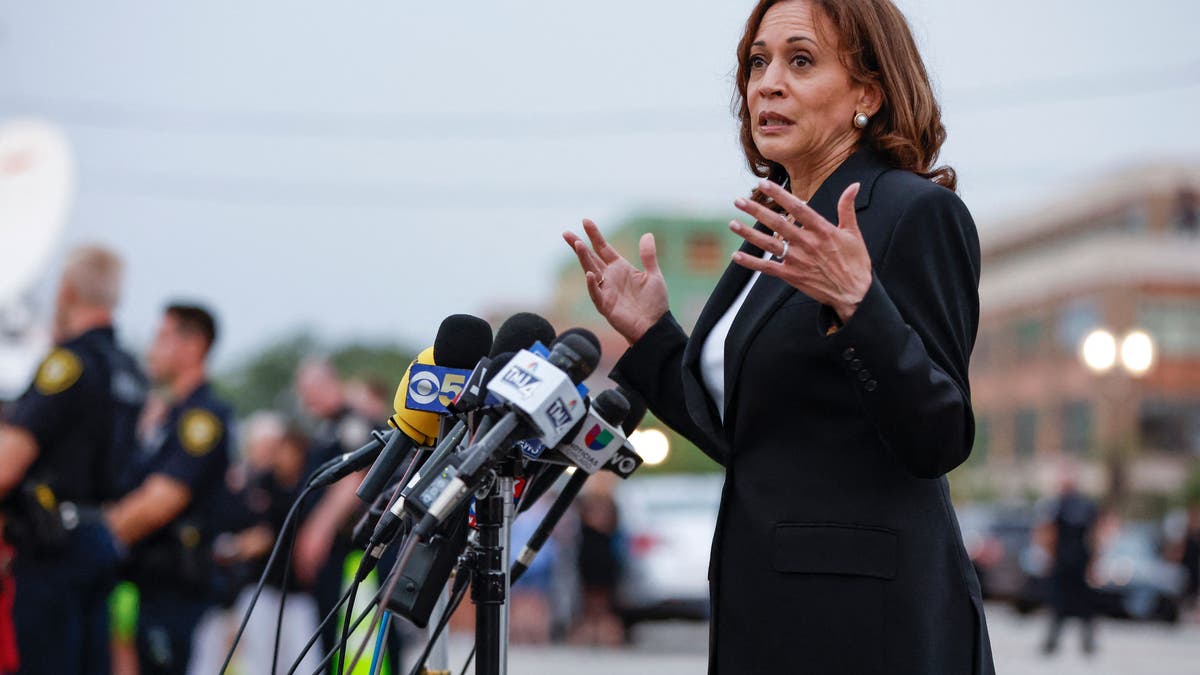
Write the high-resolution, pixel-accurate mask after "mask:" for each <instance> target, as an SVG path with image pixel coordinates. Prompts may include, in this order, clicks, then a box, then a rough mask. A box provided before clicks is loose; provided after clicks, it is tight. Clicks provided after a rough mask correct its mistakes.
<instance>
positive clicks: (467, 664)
mask: <svg viewBox="0 0 1200 675" xmlns="http://www.w3.org/2000/svg"><path fill="white" fill-rule="evenodd" d="M474 658H475V645H471V653H470V654H467V660H466V662H464V663H463V669H462V670H461V671H459V674H458V675H467V668H470V667H471V661H472V660H473V659H474Z"/></svg>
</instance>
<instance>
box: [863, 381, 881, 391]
mask: <svg viewBox="0 0 1200 675" xmlns="http://www.w3.org/2000/svg"><path fill="white" fill-rule="evenodd" d="M878 386H879V383H878V382H876V381H875V380H867V381H866V382H865V383H863V389H866V390H867V391H875V388H876V387H878Z"/></svg>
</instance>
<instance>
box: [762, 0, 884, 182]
mask: <svg viewBox="0 0 1200 675" xmlns="http://www.w3.org/2000/svg"><path fill="white" fill-rule="evenodd" d="M817 22H821V26H820V28H821V30H817ZM835 39H836V36H835V32H834V30H833V27H832V26H830V25H829V24H828V21H827V19H826V18H825V17H824V16H823V15H821V13H820V12H814V11H813V8H812V6H811V5H810V4H809V3H808V2H806V1H804V0H789V1H788V2H781V3H779V4H777V5H774V6H772V7H771V8H770V9H769V10H767V13H766V16H764V17H763V21H762V24H761V25H760V26H759V28H758V33H757V34H756V35H755V37H754V44H753V46H752V47H751V49H750V58H749V61H748V65H749V68H750V79H749V83H748V84H747V86H746V103H747V105H748V106H749V109H750V123H751V125H752V135H753V138H754V143H755V145H756V146H758V150H759V152H761V153H762V155H763V156H764V157H766V158H767V159H769V160H771V161H773V162H776V163H778V164H782V165H783V166H784V167H785V168H789V167H792V166H795V165H797V164H800V165H804V164H809V165H811V164H812V163H813V162H820V161H821V160H823V159H825V158H826V157H829V156H834V155H836V154H837V153H838V152H839V151H840V150H843V149H844V148H846V147H853V145H854V144H855V143H856V142H857V140H858V136H859V132H858V130H857V129H856V128H855V127H854V124H853V119H854V115H855V113H857V112H866V113H868V114H871V113H873V112H874V110H873V109H869V108H868V107H867V106H866V105H865V104H866V103H867V100H866V98H865V97H866V94H867V92H866V87H864V86H863V85H861V84H858V83H856V82H854V81H853V80H852V79H851V77H850V71H849V70H847V68H846V67H845V66H844V65H842V62H841V59H839V58H838V48H839V46H838V44H837V43H836V42H830V40H835Z"/></svg>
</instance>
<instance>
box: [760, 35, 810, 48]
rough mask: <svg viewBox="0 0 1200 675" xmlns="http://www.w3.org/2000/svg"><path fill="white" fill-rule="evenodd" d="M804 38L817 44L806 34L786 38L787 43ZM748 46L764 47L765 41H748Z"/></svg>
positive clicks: (800, 40)
mask: <svg viewBox="0 0 1200 675" xmlns="http://www.w3.org/2000/svg"><path fill="white" fill-rule="evenodd" d="M804 40H808V41H809V42H811V43H813V44H814V45H815V44H817V41H816V40H814V39H812V38H810V37H808V36H807V35H793V36H792V37H790V38H788V39H787V43H788V44H792V43H793V42H802V41H804ZM750 46H751V47H766V46H767V43H766V42H764V41H763V40H758V41H757V42H752V43H750Z"/></svg>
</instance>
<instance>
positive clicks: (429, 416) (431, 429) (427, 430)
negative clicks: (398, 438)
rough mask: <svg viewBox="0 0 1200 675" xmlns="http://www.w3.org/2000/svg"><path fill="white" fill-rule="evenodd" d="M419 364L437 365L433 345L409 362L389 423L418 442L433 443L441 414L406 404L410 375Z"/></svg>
mask: <svg viewBox="0 0 1200 675" xmlns="http://www.w3.org/2000/svg"><path fill="white" fill-rule="evenodd" d="M417 364H420V365H422V366H432V365H435V362H434V360H433V347H426V348H425V349H423V350H421V353H420V354H417V358H416V359H414V360H413V362H412V363H410V364H408V370H405V371H404V377H403V378H401V379H400V384H399V386H397V387H396V397H395V398H394V399H393V400H392V409H393V410H394V411H395V414H394V415H392V416H391V417H390V418H388V424H390V425H391V426H392V427H394V428H396V429H399V430H400V431H402V432H404V435H405V436H408V437H409V438H411V439H413V441H415V442H416V443H419V444H421V445H433V444H434V443H435V442H436V441H437V435H438V427H439V426H440V425H441V419H442V417H441V415H438V414H437V413H434V412H429V411H426V410H412V409H410V408H409V407H408V406H407V405H406V401H407V400H408V386H409V381H408V380H409V375H410V374H411V373H412V367H413V366H414V365H417Z"/></svg>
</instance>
